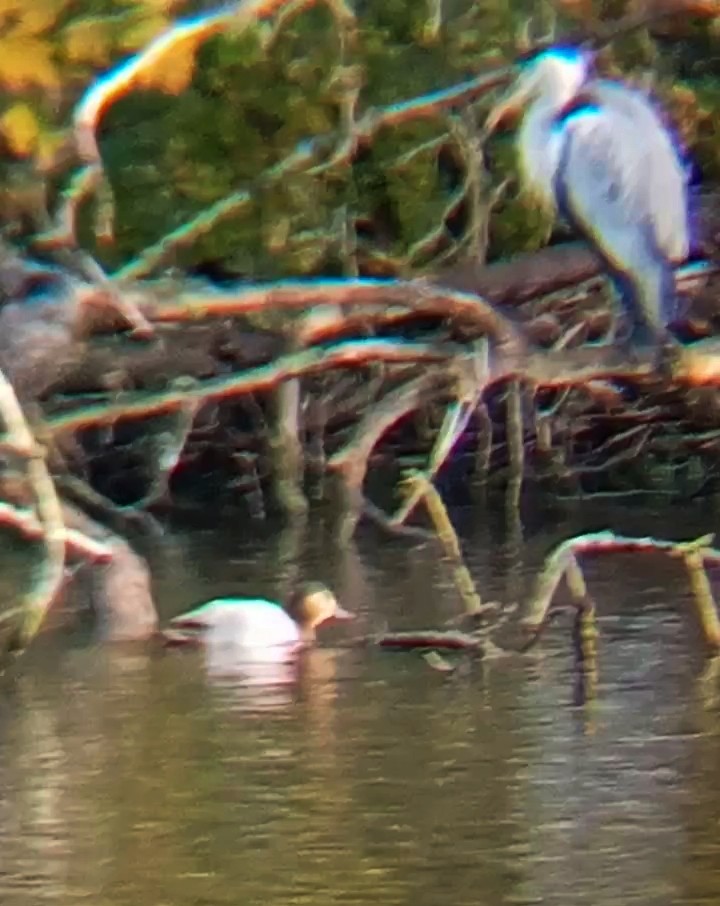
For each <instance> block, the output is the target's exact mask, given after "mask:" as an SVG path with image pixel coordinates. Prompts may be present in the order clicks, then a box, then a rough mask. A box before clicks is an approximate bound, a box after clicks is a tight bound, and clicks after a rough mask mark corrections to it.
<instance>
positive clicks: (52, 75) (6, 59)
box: [0, 34, 60, 91]
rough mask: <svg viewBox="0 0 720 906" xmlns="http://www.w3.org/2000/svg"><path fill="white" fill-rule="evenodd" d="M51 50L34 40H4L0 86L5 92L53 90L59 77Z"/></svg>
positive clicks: (6, 38)
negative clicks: (6, 90) (4, 88)
mask: <svg viewBox="0 0 720 906" xmlns="http://www.w3.org/2000/svg"><path fill="white" fill-rule="evenodd" d="M52 54H53V51H52V47H51V46H50V44H48V43H46V42H45V41H39V40H37V39H36V38H16V37H15V36H14V35H13V34H10V35H8V36H6V37H5V38H4V40H3V42H2V53H0V83H2V84H3V85H4V86H5V87H6V88H10V89H12V90H15V91H17V90H20V89H23V88H32V87H34V86H35V87H38V88H44V89H46V90H52V89H56V88H58V87H59V85H60V77H59V75H58V71H57V69H56V68H55V63H54V61H53V58H52Z"/></svg>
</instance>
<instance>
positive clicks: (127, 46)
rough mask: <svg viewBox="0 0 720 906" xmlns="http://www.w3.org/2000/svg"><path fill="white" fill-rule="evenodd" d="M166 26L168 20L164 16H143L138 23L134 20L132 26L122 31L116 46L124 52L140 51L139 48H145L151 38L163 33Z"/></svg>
mask: <svg viewBox="0 0 720 906" xmlns="http://www.w3.org/2000/svg"><path fill="white" fill-rule="evenodd" d="M167 26H168V20H167V19H166V18H165V17H164V16H144V17H143V18H142V19H140V21H137V20H135V22H134V23H133V25H131V26H130V27H128V28H127V29H126V30H125V31H123V33H122V34H121V35H120V37H119V38H118V41H117V46H118V48H119V49H120V50H124V51H131V52H132V51H136V50H140V48H141V47H145V45H146V44H148V43H149V42H150V41H152V39H153V38H156V37H157V36H158V35H159V34H160V33H161V32H163V31H165V29H166V28H167Z"/></svg>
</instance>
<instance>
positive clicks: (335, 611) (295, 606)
mask: <svg viewBox="0 0 720 906" xmlns="http://www.w3.org/2000/svg"><path fill="white" fill-rule="evenodd" d="M287 611H288V613H289V614H290V616H291V617H292V618H293V619H294V620H295V622H296V623H297V624H298V626H299V627H300V630H301V631H302V634H303V636H304V637H305V638H306V639H314V638H315V630H316V629H317V628H318V626H322V624H323V623H327V622H329V621H331V620H353V619H354V618H355V615H354V614H352V613H350V611H348V610H345V609H344V608H343V607H341V606H340V604H339V603H338V600H337V598H336V597H335V595H334V594H333V593H332V592H331V591H330V589H329V588H328V587H327V586H326V585H323V584H322V582H310V583H308V584H307V585H303V586H301V587H300V588H299V589H298V590H297V591H296V592H295V594H294V595H293V596H292V597H291V598H290V601H289V602H288V605H287Z"/></svg>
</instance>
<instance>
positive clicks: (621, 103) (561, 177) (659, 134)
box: [486, 47, 690, 346]
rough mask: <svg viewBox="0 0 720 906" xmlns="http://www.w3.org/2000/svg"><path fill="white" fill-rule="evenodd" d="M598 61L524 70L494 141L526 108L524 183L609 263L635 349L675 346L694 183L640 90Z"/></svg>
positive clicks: (568, 53)
mask: <svg viewBox="0 0 720 906" xmlns="http://www.w3.org/2000/svg"><path fill="white" fill-rule="evenodd" d="M592 64H593V58H592V54H591V53H590V52H589V51H587V50H585V49H583V48H580V47H552V48H546V49H544V50H541V51H540V52H538V53H536V54H535V55H533V56H529V57H528V58H527V59H526V60H524V61H522V62H521V63H520V73H519V77H518V79H517V81H516V83H515V84H514V85H513V86H512V87H511V88H510V90H509V91H508V92H507V94H506V95H505V97H503V98H502V99H501V101H500V102H499V104H498V105H497V106H496V107H495V108H494V109H493V110H492V111H491V113H490V115H489V117H488V120H487V124H486V130H487V131H488V132H491V131H492V130H493V129H495V128H496V127H497V125H498V123H499V122H500V121H501V120H502V119H503V118H504V117H505V116H506V114H508V113H510V112H519V111H520V110H522V109H523V108H524V107H525V108H526V109H525V114H524V116H523V119H522V122H521V124H520V128H519V131H518V137H517V144H518V152H519V155H518V156H519V168H520V171H521V177H522V182H523V183H524V186H525V188H526V190H528V191H529V192H530V193H531V194H532V195H533V196H534V197H535V199H536V200H537V202H538V203H539V204H541V205H542V206H544V207H545V208H546V209H547V210H548V211H549V212H551V213H553V214H554V215H555V216H557V215H559V216H560V217H562V218H563V219H565V220H566V221H567V222H568V223H569V224H570V225H571V226H572V227H573V228H574V229H576V230H577V231H578V232H579V233H580V234H581V236H583V237H584V238H585V240H586V241H588V242H589V243H590V244H591V245H592V246H593V247H594V248H595V249H596V250H597V251H598V252H599V254H600V256H601V257H602V259H603V261H604V263H605V266H606V267H607V269H608V272H609V275H610V277H611V279H612V281H613V283H614V285H615V289H616V292H617V293H618V295H619V297H620V301H621V303H622V305H623V308H624V309H625V311H626V312H627V314H628V315H629V319H630V323H631V330H630V335H629V337H628V343H629V344H632V345H635V346H648V345H650V346H657V345H659V344H664V343H666V342H668V341H669V340H670V336H669V333H668V331H667V325H668V324H669V323H670V322H671V321H672V320H673V319H674V317H675V316H676V311H675V305H676V296H675V280H674V274H673V264H677V263H679V262H682V261H684V260H685V259H686V258H687V257H688V254H689V245H690V235H689V234H690V228H689V214H688V176H687V173H686V169H685V166H684V162H683V160H682V157H681V155H680V151H679V149H678V147H677V145H676V143H675V142H674V140H673V136H672V135H671V134H670V132H669V131H668V130H667V129H666V128H665V126H664V124H663V122H662V120H661V118H660V116H659V114H658V112H657V111H656V109H655V107H654V105H653V103H652V101H651V100H650V98H649V97H648V96H646V95H645V94H644V93H643V92H641V91H640V90H636V89H633V88H631V87H629V86H628V85H625V84H623V83H622V82H619V81H613V80H611V79H602V78H596V77H594V76H593V75H592V73H591V68H592Z"/></svg>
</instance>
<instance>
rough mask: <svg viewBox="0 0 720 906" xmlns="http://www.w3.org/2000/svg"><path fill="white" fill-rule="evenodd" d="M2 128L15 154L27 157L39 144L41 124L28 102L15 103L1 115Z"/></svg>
mask: <svg viewBox="0 0 720 906" xmlns="http://www.w3.org/2000/svg"><path fill="white" fill-rule="evenodd" d="M0 128H2V133H3V135H4V136H5V141H6V142H7V144H8V146H9V148H10V150H11V151H12V152H13V154H17V155H18V156H21V157H27V155H28V154H30V153H32V151H33V150H34V149H35V145H36V144H37V140H38V135H39V134H40V126H39V125H38V121H37V119H36V117H35V114H34V113H33V112H32V110H31V109H30V108H29V107H28V105H27V104H14V105H13V106H12V107H10V109H9V110H6V111H5V113H3V115H2V117H0Z"/></svg>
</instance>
